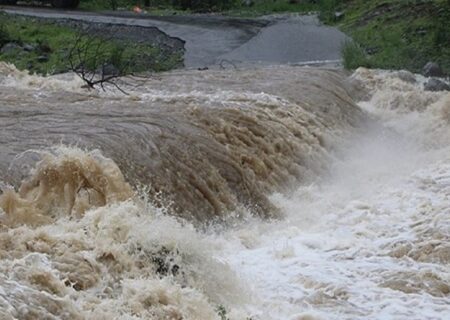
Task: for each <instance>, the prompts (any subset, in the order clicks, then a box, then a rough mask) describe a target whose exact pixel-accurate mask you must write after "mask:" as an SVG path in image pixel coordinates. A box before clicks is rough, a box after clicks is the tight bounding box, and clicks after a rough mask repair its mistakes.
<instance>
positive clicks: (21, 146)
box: [0, 64, 450, 320]
mask: <svg viewBox="0 0 450 320" xmlns="http://www.w3.org/2000/svg"><path fill="white" fill-rule="evenodd" d="M405 79H406V80H408V81H406V80H405ZM422 82H423V79H422V78H421V77H420V76H417V75H409V76H408V77H405V74H404V73H402V74H400V73H398V72H389V71H382V70H367V69H358V70H357V71H356V72H355V73H354V74H353V75H348V74H346V73H344V72H343V71H338V70H326V69H316V68H296V67H288V66H280V67H263V68H253V69H242V70H208V71H176V72H171V73H167V74H162V75H159V76H158V77H156V76H155V77H154V78H150V79H147V80H145V81H143V80H142V79H127V81H126V83H123V84H122V85H123V89H125V91H127V92H128V95H124V94H122V93H121V92H116V91H114V90H110V91H106V92H102V91H99V92H97V91H87V90H86V89H83V88H81V86H82V82H81V81H80V80H79V79H77V78H76V77H75V76H74V75H70V74H66V75H59V76H53V77H39V76H33V75H28V74H27V73H26V72H20V71H17V70H16V69H15V68H14V67H13V66H10V65H6V64H0V100H1V105H0V187H1V189H2V193H1V194H0V319H195V320H197V319H224V318H226V319H233V320H234V319H236V320H237V319H252V320H256V319H368V318H383V317H392V318H396V319H397V318H398V319H425V318H429V319H439V318H444V316H445V315H446V314H448V312H450V307H449V306H450V300H449V299H450V296H449V294H450V289H449V288H450V282H449V279H450V276H449V271H448V264H449V261H450V258H449V257H450V254H449V252H450V251H449V248H450V245H449V243H450V242H449V241H450V233H449V230H450V223H449V221H450V220H449V218H448V217H449V216H448V214H449V211H448V208H449V206H450V200H449V199H450V189H449V183H450V151H449V150H450V147H449V145H448V141H450V140H449V138H450V130H449V122H450V119H449V117H448V115H449V114H450V111H449V110H450V95H449V94H448V93H446V92H425V91H423V87H422ZM111 89H113V88H111ZM357 102H358V103H357ZM236 217H238V219H236ZM272 217H277V218H278V219H266V218H272ZM222 220H223V221H222ZM198 226H202V228H198Z"/></svg>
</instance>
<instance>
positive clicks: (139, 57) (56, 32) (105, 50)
mask: <svg viewBox="0 0 450 320" xmlns="http://www.w3.org/2000/svg"><path fill="white" fill-rule="evenodd" d="M0 18H1V21H2V22H1V23H0V45H1V47H2V48H3V49H2V52H0V60H2V61H6V62H9V63H13V64H14V65H15V66H16V67H17V68H19V69H21V70H24V69H27V70H29V71H30V72H32V73H38V74H43V75H47V74H56V73H61V72H66V71H68V70H70V65H69V63H68V57H69V54H70V51H71V48H73V46H74V44H75V42H76V39H77V38H78V37H79V32H78V31H77V30H75V29H73V28H69V27H64V26H61V25H58V24H56V23H51V22H43V21H42V20H39V21H38V20H35V19H31V18H26V17H16V16H9V15H5V14H1V15H0ZM4 39H6V40H4ZM95 41H96V42H103V43H104V45H103V46H102V48H101V52H97V55H98V56H99V57H100V58H101V59H102V61H104V63H112V64H118V58H119V57H120V58H121V59H122V60H123V61H133V62H136V63H133V64H130V67H129V68H130V69H128V70H127V72H140V71H147V70H151V71H166V70H170V69H173V68H175V67H178V66H180V65H181V64H182V54H181V53H168V52H164V51H162V50H161V49H159V48H157V47H154V46H151V45H147V44H142V43H141V44H137V43H134V42H131V41H123V40H120V41H119V40H114V39H108V40H105V38H102V37H101V36H98V37H97V38H96V39H94V42H95ZM5 46H9V48H8V50H5ZM95 50H98V46H96V45H92V46H91V47H90V48H88V51H89V52H88V56H94V55H95V54H96V52H95ZM96 63H97V64H99V63H103V62H99V61H97V62H96ZM116 66H117V67H120V66H119V65H116Z"/></svg>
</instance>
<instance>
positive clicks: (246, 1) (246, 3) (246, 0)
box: [242, 0, 255, 7]
mask: <svg viewBox="0 0 450 320" xmlns="http://www.w3.org/2000/svg"><path fill="white" fill-rule="evenodd" d="M242 4H243V5H244V6H247V7H252V6H253V5H254V4H255V2H254V1H253V0H242Z"/></svg>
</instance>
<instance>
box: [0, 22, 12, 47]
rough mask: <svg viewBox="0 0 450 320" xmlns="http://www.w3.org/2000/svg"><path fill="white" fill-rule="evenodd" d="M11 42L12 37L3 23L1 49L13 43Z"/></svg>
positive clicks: (0, 25)
mask: <svg viewBox="0 0 450 320" xmlns="http://www.w3.org/2000/svg"><path fill="white" fill-rule="evenodd" d="M11 40H12V39H11V35H10V34H9V32H8V30H7V29H6V26H5V25H4V24H3V23H0V48H1V47H3V46H4V45H5V44H7V43H8V42H11Z"/></svg>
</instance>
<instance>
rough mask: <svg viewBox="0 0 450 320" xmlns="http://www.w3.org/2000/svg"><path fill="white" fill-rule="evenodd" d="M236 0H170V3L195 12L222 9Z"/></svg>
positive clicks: (225, 8) (234, 3)
mask: <svg viewBox="0 0 450 320" xmlns="http://www.w3.org/2000/svg"><path fill="white" fill-rule="evenodd" d="M236 2H237V1H236V0H172V5H173V6H174V7H178V8H180V9H183V10H186V9H190V10H192V11H197V12H205V11H222V10H227V9H230V8H232V7H233V6H234V5H236Z"/></svg>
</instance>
